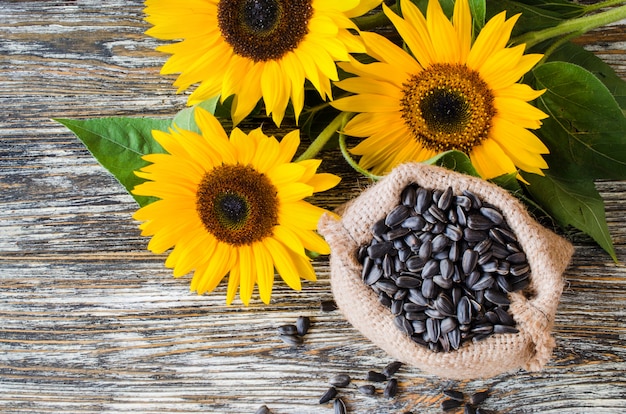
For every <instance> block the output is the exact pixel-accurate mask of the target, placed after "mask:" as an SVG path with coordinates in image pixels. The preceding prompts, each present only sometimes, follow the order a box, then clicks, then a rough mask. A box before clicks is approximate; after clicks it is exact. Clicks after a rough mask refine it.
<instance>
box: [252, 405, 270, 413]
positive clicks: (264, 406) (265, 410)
mask: <svg viewBox="0 0 626 414" xmlns="http://www.w3.org/2000/svg"><path fill="white" fill-rule="evenodd" d="M254 414H272V412H271V411H270V409H269V408H267V405H262V406H260V407H259V408H258V410H256V411H255V412H254Z"/></svg>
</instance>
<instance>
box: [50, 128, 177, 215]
mask: <svg viewBox="0 0 626 414" xmlns="http://www.w3.org/2000/svg"><path fill="white" fill-rule="evenodd" d="M54 121H56V122H58V123H60V124H62V125H64V126H65V127H67V128H68V129H69V130H70V131H72V132H73V133H74V134H76V136H77V137H78V139H80V140H81V142H82V143H83V144H84V145H85V146H86V147H87V149H88V150H89V152H91V154H92V155H93V156H94V158H95V159H96V160H97V161H98V162H99V163H100V164H101V165H102V166H103V167H104V168H106V169H107V170H109V172H111V174H113V176H114V177H115V178H116V179H117V180H118V181H119V182H120V184H122V185H123V186H124V188H125V189H126V190H127V191H128V192H129V193H130V192H131V190H132V189H133V188H134V187H135V186H136V185H138V184H141V183H142V182H143V181H144V180H143V179H141V178H139V177H137V176H136V175H135V174H134V171H136V170H139V169H140V168H142V167H144V166H146V165H148V163H147V162H146V161H144V160H143V159H142V158H141V157H142V156H144V155H146V154H153V153H163V152H165V151H164V150H163V148H162V147H161V145H159V143H158V142H156V140H155V139H154V138H152V131H153V130H160V131H167V129H168V127H169V126H170V125H171V121H170V120H169V119H153V118H122V117H114V118H95V119H87V120H76V119H54ZM130 194H131V195H132V196H133V198H134V199H135V201H137V203H138V204H139V205H140V206H142V207H143V206H145V205H147V204H150V203H151V202H153V201H155V200H156V198H153V197H144V196H136V195H134V194H132V193H130Z"/></svg>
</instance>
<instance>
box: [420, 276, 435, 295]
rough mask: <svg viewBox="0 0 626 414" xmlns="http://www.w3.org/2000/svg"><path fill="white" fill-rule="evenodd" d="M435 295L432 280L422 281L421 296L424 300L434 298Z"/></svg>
mask: <svg viewBox="0 0 626 414" xmlns="http://www.w3.org/2000/svg"><path fill="white" fill-rule="evenodd" d="M436 294H437V287H436V286H435V282H434V281H433V279H432V278H428V279H424V281H423V282H422V295H423V296H424V297H425V298H429V299H430V298H434V297H435V295H436Z"/></svg>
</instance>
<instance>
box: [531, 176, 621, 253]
mask: <svg viewBox="0 0 626 414" xmlns="http://www.w3.org/2000/svg"><path fill="white" fill-rule="evenodd" d="M522 175H523V177H524V179H526V180H527V181H528V183H529V184H530V185H528V186H526V189H527V190H528V192H529V193H530V194H531V195H532V196H533V198H534V199H535V200H536V201H537V202H538V203H539V204H540V205H541V206H542V207H543V208H544V209H545V210H546V211H547V212H548V213H549V214H550V216H552V218H554V220H556V222H557V223H558V224H559V225H561V226H563V227H567V226H573V227H575V228H577V229H579V230H581V231H583V232H584V233H585V234H587V235H589V236H591V237H592V238H593V239H594V240H595V241H596V243H598V245H599V246H600V247H602V248H603V249H604V250H605V251H606V252H607V253H608V254H609V255H610V256H611V257H612V258H613V260H617V256H616V255H615V249H614V248H613V241H612V240H611V235H610V234H609V228H608V226H607V224H606V215H605V212H604V201H603V200H602V197H601V196H600V194H599V193H598V191H597V190H596V188H595V185H594V183H593V180H591V179H588V178H583V179H570V178H563V177H557V176H555V175H553V174H551V173H550V171H546V175H545V176H543V177H542V176H540V175H536V174H524V173H522Z"/></svg>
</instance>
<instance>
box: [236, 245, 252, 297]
mask: <svg viewBox="0 0 626 414" xmlns="http://www.w3.org/2000/svg"><path fill="white" fill-rule="evenodd" d="M237 254H238V255H239V261H238V267H239V297H240V299H241V301H242V302H243V304H244V305H246V306H247V305H248V304H249V303H250V298H251V297H252V291H253V290H254V285H255V283H256V281H257V273H256V272H257V266H256V261H257V260H256V258H255V257H254V252H253V250H252V246H248V245H243V246H239V247H238V248H237ZM235 267H237V266H235Z"/></svg>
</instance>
